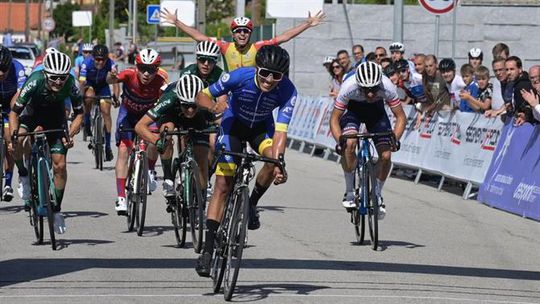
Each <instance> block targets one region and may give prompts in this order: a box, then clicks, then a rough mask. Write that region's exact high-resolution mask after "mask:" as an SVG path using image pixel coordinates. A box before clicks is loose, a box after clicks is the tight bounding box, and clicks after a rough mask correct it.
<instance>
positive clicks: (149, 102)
mask: <svg viewBox="0 0 540 304" xmlns="http://www.w3.org/2000/svg"><path fill="white" fill-rule="evenodd" d="M135 63H136V66H135V67H134V68H130V69H126V70H124V71H122V72H120V73H117V71H116V70H115V69H113V70H111V72H109V75H108V76H107V82H108V83H109V84H115V83H123V88H122V96H121V97H122V104H121V105H120V110H119V112H118V119H117V120H116V146H118V158H117V159H116V190H117V192H118V200H117V201H116V207H115V209H116V211H117V212H118V215H125V214H126V211H127V204H126V177H127V170H128V167H127V161H128V155H129V151H130V150H131V148H132V147H133V144H134V143H133V139H134V138H135V133H134V132H119V128H120V126H123V127H124V128H126V129H131V128H134V127H135V125H136V124H137V122H138V121H139V120H140V119H141V118H142V117H143V116H144V114H146V112H147V111H148V110H149V109H151V108H153V107H154V104H155V103H156V101H157V100H158V99H159V97H160V96H161V91H162V88H164V87H165V85H166V84H167V81H168V78H169V77H168V75H167V72H165V71H164V70H162V69H160V68H159V66H160V65H161V57H160V56H159V54H158V52H156V51H155V50H153V49H143V50H141V51H140V52H139V54H137V57H136V58H135ZM147 151H148V169H149V171H148V175H149V188H150V191H154V190H156V188H157V182H156V172H155V171H154V170H155V165H156V161H157V151H156V146H155V145H154V144H153V143H151V144H150V145H149V146H148V147H147Z"/></svg>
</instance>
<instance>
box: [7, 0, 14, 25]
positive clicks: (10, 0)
mask: <svg viewBox="0 0 540 304" xmlns="http://www.w3.org/2000/svg"><path fill="white" fill-rule="evenodd" d="M12 2H13V0H9V6H8V19H7V20H8V21H7V24H8V26H7V27H8V29H10V28H11V3H12Z"/></svg>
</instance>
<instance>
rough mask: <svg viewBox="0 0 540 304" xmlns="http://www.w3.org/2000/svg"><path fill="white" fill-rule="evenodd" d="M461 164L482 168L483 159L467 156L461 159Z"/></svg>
mask: <svg viewBox="0 0 540 304" xmlns="http://www.w3.org/2000/svg"><path fill="white" fill-rule="evenodd" d="M463 165H465V166H467V167H474V168H482V167H483V165H484V160H482V159H477V158H469V157H467V158H465V159H464V160H463Z"/></svg>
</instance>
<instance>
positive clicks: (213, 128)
mask: <svg viewBox="0 0 540 304" xmlns="http://www.w3.org/2000/svg"><path fill="white" fill-rule="evenodd" d="M217 132H218V128H217V127H216V126H211V127H209V128H206V129H204V130H197V129H193V128H189V129H185V130H173V131H169V130H167V128H165V130H163V131H162V132H161V133H160V136H159V137H160V138H165V137H167V136H169V135H177V136H185V135H192V134H205V135H208V134H215V133H217Z"/></svg>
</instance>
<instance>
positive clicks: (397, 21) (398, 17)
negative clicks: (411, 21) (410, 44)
mask: <svg viewBox="0 0 540 304" xmlns="http://www.w3.org/2000/svg"><path fill="white" fill-rule="evenodd" d="M403 9H404V6H403V0H395V1H394V34H393V39H394V41H399V42H401V43H403V42H404V41H403Z"/></svg>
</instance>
